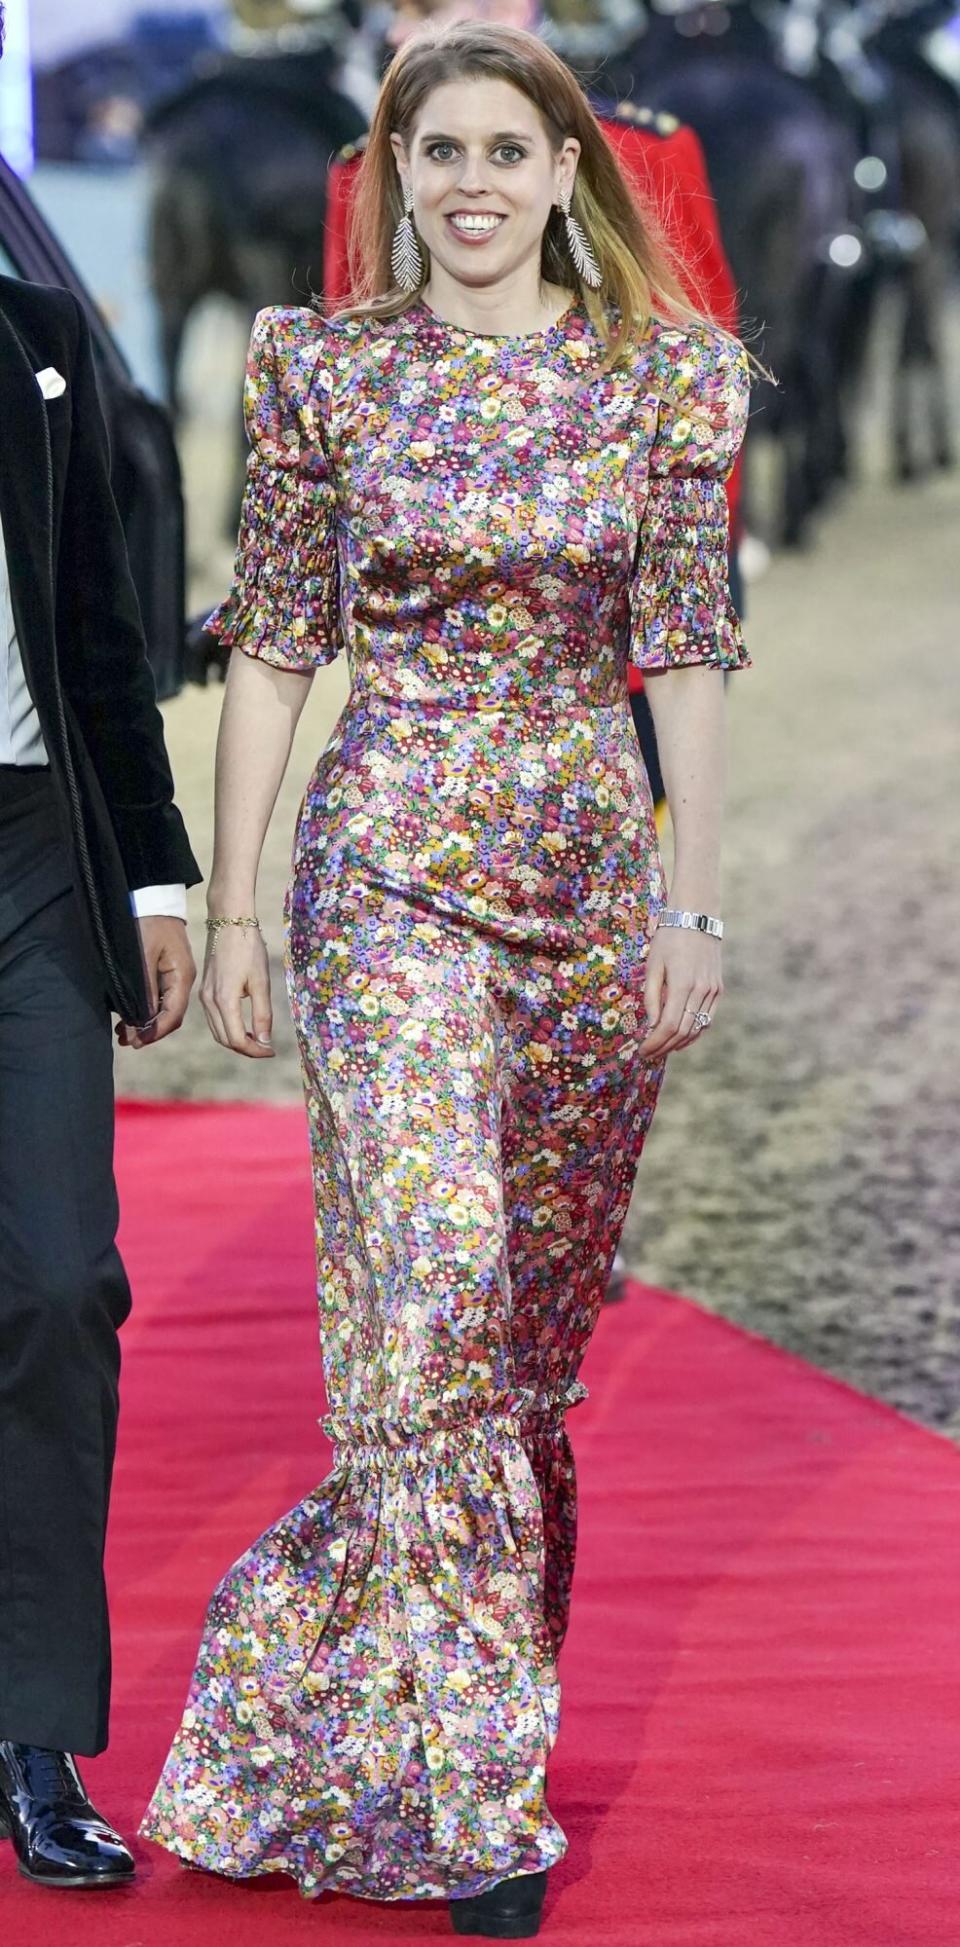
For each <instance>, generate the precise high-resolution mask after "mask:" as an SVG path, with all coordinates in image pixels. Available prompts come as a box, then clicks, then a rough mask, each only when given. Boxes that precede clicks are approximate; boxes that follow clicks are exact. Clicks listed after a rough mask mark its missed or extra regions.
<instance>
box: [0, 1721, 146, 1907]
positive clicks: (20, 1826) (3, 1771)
mask: <svg viewBox="0 0 960 1947" xmlns="http://www.w3.org/2000/svg"><path fill="white" fill-rule="evenodd" d="M0 1837H2V1838H4V1839H12V1840H13V1844H14V1850H15V1851H16V1855H17V1858H18V1860H19V1862H20V1871H21V1872H22V1874H23V1876H24V1878H25V1879H32V1880H35V1881H36V1882H37V1885H38V1886H66V1887H70V1886H122V1885H125V1884H126V1882H127V1881H128V1880H130V1879H132V1878H133V1873H134V1863H133V1854H132V1853H131V1852H130V1851H129V1849H128V1848H127V1847H126V1846H125V1845H124V1843H123V1840H122V1839H121V1837H120V1835H119V1833H117V1832H114V1831H113V1829H112V1827H111V1826H109V1825H108V1824H107V1823H106V1820H105V1819H102V1818H101V1817H100V1815H99V1813H98V1812H95V1811H94V1808H93V1806H92V1805H91V1803H90V1800H89V1798H88V1797H87V1794H86V1792H85V1791H84V1789H83V1780H82V1778H81V1777H80V1773H79V1771H78V1770H77V1767H76V1765H75V1763H74V1761H73V1759H72V1758H71V1756H70V1754H69V1752H67V1751H43V1750H41V1749H40V1746H39V1745H36V1744H8V1743H5V1742H4V1741H3V1740H2V1739H0Z"/></svg>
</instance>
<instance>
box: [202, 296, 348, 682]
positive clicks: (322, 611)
mask: <svg viewBox="0 0 960 1947" xmlns="http://www.w3.org/2000/svg"><path fill="white" fill-rule="evenodd" d="M322 333H323V324H322V321H321V320H320V319H319V318H318V317H317V316H316V315H315V314H314V313H312V312H310V311H308V310H306V309H299V310H270V311H261V312H260V313H259V314H258V316H257V318H256V320H255V322H254V326H253V333H252V336H251V339H250V351H249V354H248V358H247V373H246V379H245V382H244V391H243V411H244V422H245V425H246V429H247V437H248V439H249V441H250V453H249V456H248V459H247V473H246V484H245V489H244V496H243V508H242V511H241V516H240V532H239V535H238V538H237V555H236V561H235V564H234V572H233V584H232V587H231V589H230V593H229V595H228V596H227V598H226V600H225V601H224V602H221V604H220V606H219V608H216V609H215V610H214V612H213V614H212V615H211V616H210V617H209V618H208V620H207V623H206V628H207V630H208V632H209V633H210V634H211V635H215V636H217V637H218V638H219V640H220V641H221V642H222V643H223V645H224V646H225V647H226V648H237V649H242V650H243V651H244V653H245V654H246V655H248V656H256V657H259V659H260V660H261V661H262V662H267V663H271V664H272V665H273V666H274V668H276V669H290V670H299V671H301V672H303V673H308V672H309V671H310V670H312V669H314V668H316V667H317V666H318V665H319V664H321V663H329V662H332V661H333V659H334V657H335V656H336V654H337V652H338V649H339V646H340V628H339V591H338V572H337V544H336V532H335V510H336V497H335V482H334V478H333V473H332V470H331V466H330V460H329V456H328V452H327V430H326V425H327V419H328V417H329V400H330V386H331V380H330V374H329V372H328V370H327V368H326V366H325V363H324V360H323V355H322V354H323V340H322Z"/></svg>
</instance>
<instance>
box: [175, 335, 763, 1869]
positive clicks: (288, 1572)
mask: <svg viewBox="0 0 960 1947" xmlns="http://www.w3.org/2000/svg"><path fill="white" fill-rule="evenodd" d="M602 357H603V352H602V346H601V344H600V341H599V339H598V337H597V334H596V333H595V331H594V328H593V326H592V325H591V323H590V321H589V319H588V317H587V315H586V313H585V312H584V311H583V309H582V308H581V307H580V306H578V305H574V306H573V307H572V308H571V309H570V310H568V312H567V313H566V314H565V316H564V317H563V318H562V319H561V320H560V321H559V322H558V323H557V324H556V325H554V326H553V327H552V328H551V329H550V330H548V331H545V332H541V333H536V334H528V335H526V336H524V337H498V336H490V335H482V336H478V335H476V334H474V333H472V332H470V331H467V330H464V329H461V328H459V327H456V326H452V325H449V324H447V323H445V322H442V321H441V320H439V319H438V318H437V317H436V316H435V315H434V314H433V313H432V312H431V311H430V310H429V309H428V308H427V307H426V305H424V304H423V303H422V301H418V302H417V303H415V304H414V305H413V306H412V307H411V308H410V309H409V310H407V311H406V312H405V313H404V314H403V315H402V316H400V317H399V318H396V319H393V320H390V321H379V322H375V323H374V322H370V321H366V320H365V321H363V322H358V321H356V320H346V321H345V320H342V319H339V320H332V321H326V322H325V321H323V320H322V319H320V318H319V317H318V316H316V315H315V314H314V313H313V312H311V311H309V310H306V309H297V310H283V311H267V312H263V313H261V315H260V317H259V318H258V319H257V322H256V325H255V328H254V333H253V339H252V344H251V353H250V363H249V368H248V376H247V386H246V410H247V424H248V431H249V434H250V438H251V447H252V450H251V455H250V462H249V474H248V486H247V496H246V501H245V507H244V513H243V519H242V527H241V535H240V545H239V552H238V560H237V570H236V578H235V583H234V587H233V590H232V592H231V594H230V596H229V598H228V600H227V601H226V602H225V603H224V605H223V606H222V608H221V609H219V610H218V611H217V613H216V615H215V617H214V618H213V619H212V621H211V624H210V626H211V628H212V629H213V630H214V631H215V632H218V633H219V635H220V637H221V640H222V641H223V642H224V643H227V644H232V645H235V646H236V647H237V648H239V649H240V650H242V651H244V652H245V653H246V654H248V655H251V656H259V657H261V658H262V659H263V660H264V661H266V662H268V663H271V664H273V665H275V666H276V667H277V668H280V669H287V670H299V671H310V670H312V669H313V668H315V667H316V666H317V665H318V664H320V663H325V662H328V661H329V660H330V659H331V658H332V657H333V656H335V655H336V653H337V651H338V649H339V648H340V646H341V645H345V647H346V652H347V655H348V657H349V662H350V671H351V676H352V691H351V695H350V699H349V702H348V704H347V706H346V709H345V711H344V713H343V715H342V717H341V719H340V722H339V723H338V725H337V728H336V730H335V731H334V734H333V736H332V738H331V739H330V742H329V743H328V745H327V747H326V749H325V750H324V752H323V753H322V755H321V757H320V760H319V763H318V764H317V767H316V770H315V771H314V774H313V777H312V779H311V781H310V783H309V785H308V788H307V792H306V797H305V799H304V802H303V807H302V812H301V816H300V820H299V825H298V829H297V834H296V840H295V850H294V861H293V877H292V883H291V886H290V891H289V896H288V909H287V922H288V934H287V972H288V985H289V994H290V999H291V1003H292V1008H293V1013H294V1017H295V1021H296V1026H297V1032H298V1035H299V1040H300V1046H301V1050H302V1057H303V1068H304V1076H305V1083H306V1096H307V1105H308V1112H309V1119H310V1127H311V1134H312V1149H313V1166H314V1176H315V1189H316V1216H317V1256H318V1283H319V1305H320V1326H321V1338H322V1346H323V1359H324V1375H325V1380H326V1393H327V1399H328V1402H329V1409H330V1418H329V1420H328V1421H326V1422H325V1423H324V1424H325V1426H326V1430H327V1432H328V1433H329V1435H330V1437H331V1439H332V1441H333V1443H334V1450H335V1460H334V1467H333V1471H332V1472H331V1473H330V1474H329V1475H328V1477H327V1478H326V1479H325V1480H324V1481H323V1483H322V1484H321V1485H320V1486H319V1487H318V1488H317V1490H316V1492H315V1493H314V1494H312V1495H311V1496H310V1498H309V1499H308V1500H306V1501H304V1502H302V1503H301V1505H300V1506H299V1507H297V1508H295V1509H294V1510H293V1512H292V1513H291V1514H288V1515H286V1516H285V1517H284V1518H283V1519H282V1520H280V1521H278V1522H277V1523H276V1525H275V1526H274V1527H272V1528H271V1529H269V1530H268V1532H267V1533H266V1534H265V1535H263V1536H262V1537H261V1539H260V1540H259V1541H257V1542H255V1543H254V1545H253V1547H252V1548H251V1549H250V1550H249V1552H248V1553H247V1554H246V1555H245V1556H244V1557H243V1558H242V1560H241V1561H240V1562H238V1563H237V1564H236V1566H235V1567H234V1568H232V1569H231V1570H230V1571H229V1573H228V1574H227V1575H226V1577H225V1579H224V1581H223V1583H222V1584H221V1586H220V1587H219V1589H218V1590H217V1591H216V1593H215V1595H214V1597H213V1601H212V1604H211V1608H210V1613H209V1617H208V1622H207V1627H206V1631H205V1634H204V1637H203V1642H202V1646H201V1649H200V1655H199V1661H198V1664H197V1669H196V1673H195V1676H194V1679H193V1684H192V1687H191V1691H190V1696H189V1700H188V1705H187V1709H186V1711H185V1714H184V1717H183V1721H182V1724H181V1726H180V1728H179V1730H178V1732H177V1735H176V1739H175V1741H174V1744H173V1748H172V1750H171V1753H170V1756H169V1758H168V1760H167V1763H166V1766H165V1769H164V1772H163V1775H162V1778H161V1780H160V1783H159V1785H158V1787H157V1791H156V1793H155V1796H154V1798H153V1801H152V1803H151V1805H150V1807H149V1810H148V1813H147V1816H146V1819H145V1822H144V1826H143V1831H144V1833H145V1834H146V1835H147V1836H148V1837H150V1838H153V1839H156V1840H159V1841H160V1843H161V1844H163V1845H165V1846H168V1847H170V1848H171V1849H172V1850H173V1851H174V1852H176V1853H179V1854H180V1855H181V1856H182V1857H183V1858H184V1859H187V1860H190V1861H192V1862H194V1863H195V1864H197V1865H200V1866H203V1867H207V1868H209V1869H211V1870H213V1871H216V1872H219V1873H225V1874H232V1875H237V1876H244V1875H248V1874H254V1873H259V1872H263V1871H265V1870H274V1871H283V1872H287V1873H290V1874H292V1875H293V1876H294V1877H295V1878H296V1879H297V1881H298V1882H299V1885H300V1887H301V1889H302V1891H303V1892H304V1893H306V1894H317V1893H319V1892H320V1891H322V1890H323V1889H324V1888H328V1887H338V1888H340V1889H342V1890H345V1891H347V1892H351V1893H355V1894H361V1895H366V1896H368V1897H374V1898H380V1899H412V1898H417V1897H422V1896H426V1895H439V1894H446V1895H449V1896H452V1897H456V1896H458V1895H461V1896H462V1895H467V1894H470V1893H474V1892H478V1891H480V1890H482V1889H484V1888H486V1887H488V1886H490V1885H491V1884H493V1883H494V1882H495V1881H496V1880H498V1879H501V1878H504V1877H506V1876H508V1875H511V1874H515V1873H526V1872H535V1871H537V1870H538V1869H540V1868H541V1867H544V1866H549V1865H551V1864H552V1863H553V1862H554V1861H556V1860H557V1859H559V1858H560V1857H561V1855H562V1853H563V1851H564V1847H565V1841H564V1837H563V1834H562V1832H561V1830H560V1828H559V1826H558V1825H557V1824H556V1822H555V1820H554V1819H553V1817H552V1816H551V1814H550V1812H549V1811H548V1809H547V1805H546V1801H545V1771H546V1763H547V1756H548V1753H549V1751H550V1748H551V1745H552V1744H553V1742H554V1739H555V1736H556V1731H557V1720H558V1703H559V1695H558V1683H557V1663H556V1659H557V1652H558V1649H559V1647H560V1644H561V1641H562V1639H563V1634H564V1629H565V1626H566V1621H567V1610H568V1604H569V1597H570V1583H571V1576H572V1571H573V1556H574V1542H575V1531H576V1499H575V1482H574V1468H573V1460H572V1456H571V1451H570V1446H569V1442H568V1438H567V1433H566V1430H565V1418H564V1416H565V1414H566V1411H567V1409H568V1407H570V1406H571V1405H573V1404H574V1403H575V1402H576V1401H577V1400H578V1399H579V1398H582V1397H583V1388H582V1386H581V1384H580V1382H579V1379H578V1373H579V1368H580V1364H581V1360H582V1358H583V1355H584V1351H585V1349H586V1346H587V1344H588V1342H589V1339H590V1335H591V1332H592V1331H593V1327H594V1323H595V1321H596V1317H597V1311H598V1307H599V1305H600V1303H601V1299H602V1296H603V1292H604V1287H605V1284H606V1280H607V1274H608V1270H609V1266H610V1263H611V1259H612V1257H613V1253H614V1250H615V1247H616V1244H617V1241H618V1238H619V1234H620V1230H621V1226H622V1224H623V1220H624V1216H625V1214H626V1210H627V1204H628V1200H629V1197H630V1192H631V1187H632V1184H633V1179H634V1174H635V1171H636V1166H637V1162H638V1159H639V1156H640V1152H641V1149H642V1147H643V1142H644V1138H645V1136H646V1133H647V1130H648V1128H649V1125H650V1120H651V1117H652V1115H653V1111H654V1107H655V1104H656V1100H657V1093H658V1089H659V1086H660V1082H661V1078H662V1065H657V1064H652V1063H647V1062H645V1061H644V1060H643V1059H642V1058H641V1055H640V1041H641V1038H642V1036H643V1033H644V1028H645V1020H644V1001H643V988H644V965H645V959H646V953H647V946H648V940H649V936H650V934H651V932H652V930H653V927H654V925H655V921H656V915H657V911H658V909H659V907H660V906H661V905H662V903H663V899H664V891H665V888H664V881H663V874H662V868H661V862H660V857H659V853H658V847H657V836H656V828H655V825H654V819H653V813H652V807H651V801H650V792H649V787H648V783H647V778H646V774H645V771H644V768H643V765H642V761H641V759H640V755H639V750H638V745H637V740H636V736H635V733H634V729H633V724H632V720H631V716H630V710H629V706H628V701H627V681H626V676H627V663H628V658H632V659H633V660H634V661H635V662H636V663H637V664H639V665H640V666H641V667H642V668H643V669H645V670H647V671H651V670H667V669H671V668H673V667H675V666H678V665H681V664H690V663H700V664H707V665H710V666H712V667H714V668H717V669H733V668H737V667H739V666H740V665H742V664H743V663H744V662H745V661H746V660H747V658H746V656H745V653H744V651H743V647H742V643H741V638H740V632H739V625H738V623H737V620H736V617H735V615H734V614H733V612H732V610H731V607H730V603H729V597H728V592H727V565H726V536H727V512H726V500H725V495H724V487H723V482H724V479H725V477H726V475H727V474H728V472H729V470H730V467H731V465H732V463H733V460H734V457H735V454H736V451H737V448H738V446H739V443H740V440H741V437H742V433H743V428H744V423H745V417H746V409H747V382H746V370H745V361H744V358H743V354H742V352H741V351H740V349H739V348H738V347H737V346H736V345H734V344H733V343H731V342H730V341H729V340H727V339H724V338H723V337H722V336H720V335H719V334H717V333H714V332H712V331H710V330H708V329H707V328H692V329H689V330H680V329H677V328H668V327H667V326H665V325H662V324H654V325H652V326H651V328H650V330H649V333H648V336H647V338H646V339H645V341H644V342H643V344H642V345H641V346H640V347H639V348H637V349H636V350H635V351H633V352H631V353H630V354H629V355H628V356H626V357H625V358H624V359H623V360H622V361H621V362H620V363H619V364H617V365H616V366H614V368H613V369H611V370H609V371H606V372H604V371H601V370H600V369H599V368H600V366H601V363H602Z"/></svg>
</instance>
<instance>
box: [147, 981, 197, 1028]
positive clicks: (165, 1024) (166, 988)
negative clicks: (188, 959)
mask: <svg viewBox="0 0 960 1947" xmlns="http://www.w3.org/2000/svg"><path fill="white" fill-rule="evenodd" d="M192 985H193V983H192V981H191V980H189V979H188V977H187V970H186V968H185V967H180V966H177V967H174V968H173V969H172V970H171V971H170V972H169V973H165V974H161V976H160V1013H159V1017H158V1020H157V1027H156V1033H155V1035H154V1040H155V1041H162V1040H163V1039H164V1038H165V1036H166V1035H168V1034H175V1033H176V1030H177V1028H178V1027H179V1026H180V1024H181V1022H182V1021H183V1017H184V1015H185V1014H186V1011H187V1002H188V1001H189V999H190V988H191V986H192Z"/></svg>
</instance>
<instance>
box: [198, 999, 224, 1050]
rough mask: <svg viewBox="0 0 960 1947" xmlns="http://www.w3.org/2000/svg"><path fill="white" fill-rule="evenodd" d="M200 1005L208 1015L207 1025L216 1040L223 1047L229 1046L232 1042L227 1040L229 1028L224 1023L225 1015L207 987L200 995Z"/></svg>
mask: <svg viewBox="0 0 960 1947" xmlns="http://www.w3.org/2000/svg"><path fill="white" fill-rule="evenodd" d="M200 1005H201V1007H202V1008H203V1011H204V1013H205V1015H206V1017H207V1026H208V1028H209V1029H210V1033H211V1034H212V1035H213V1038H214V1041H217V1042H219V1044H220V1047H221V1048H229V1046H230V1043H229V1041H228V1040H227V1030H226V1028H225V1027H224V1024H223V1016H222V1014H221V1012H220V1009H219V1007H218V1006H217V1003H216V1000H215V998H214V996H213V994H212V993H210V992H208V990H207V989H206V988H204V990H203V993H202V994H201V996H200Z"/></svg>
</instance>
